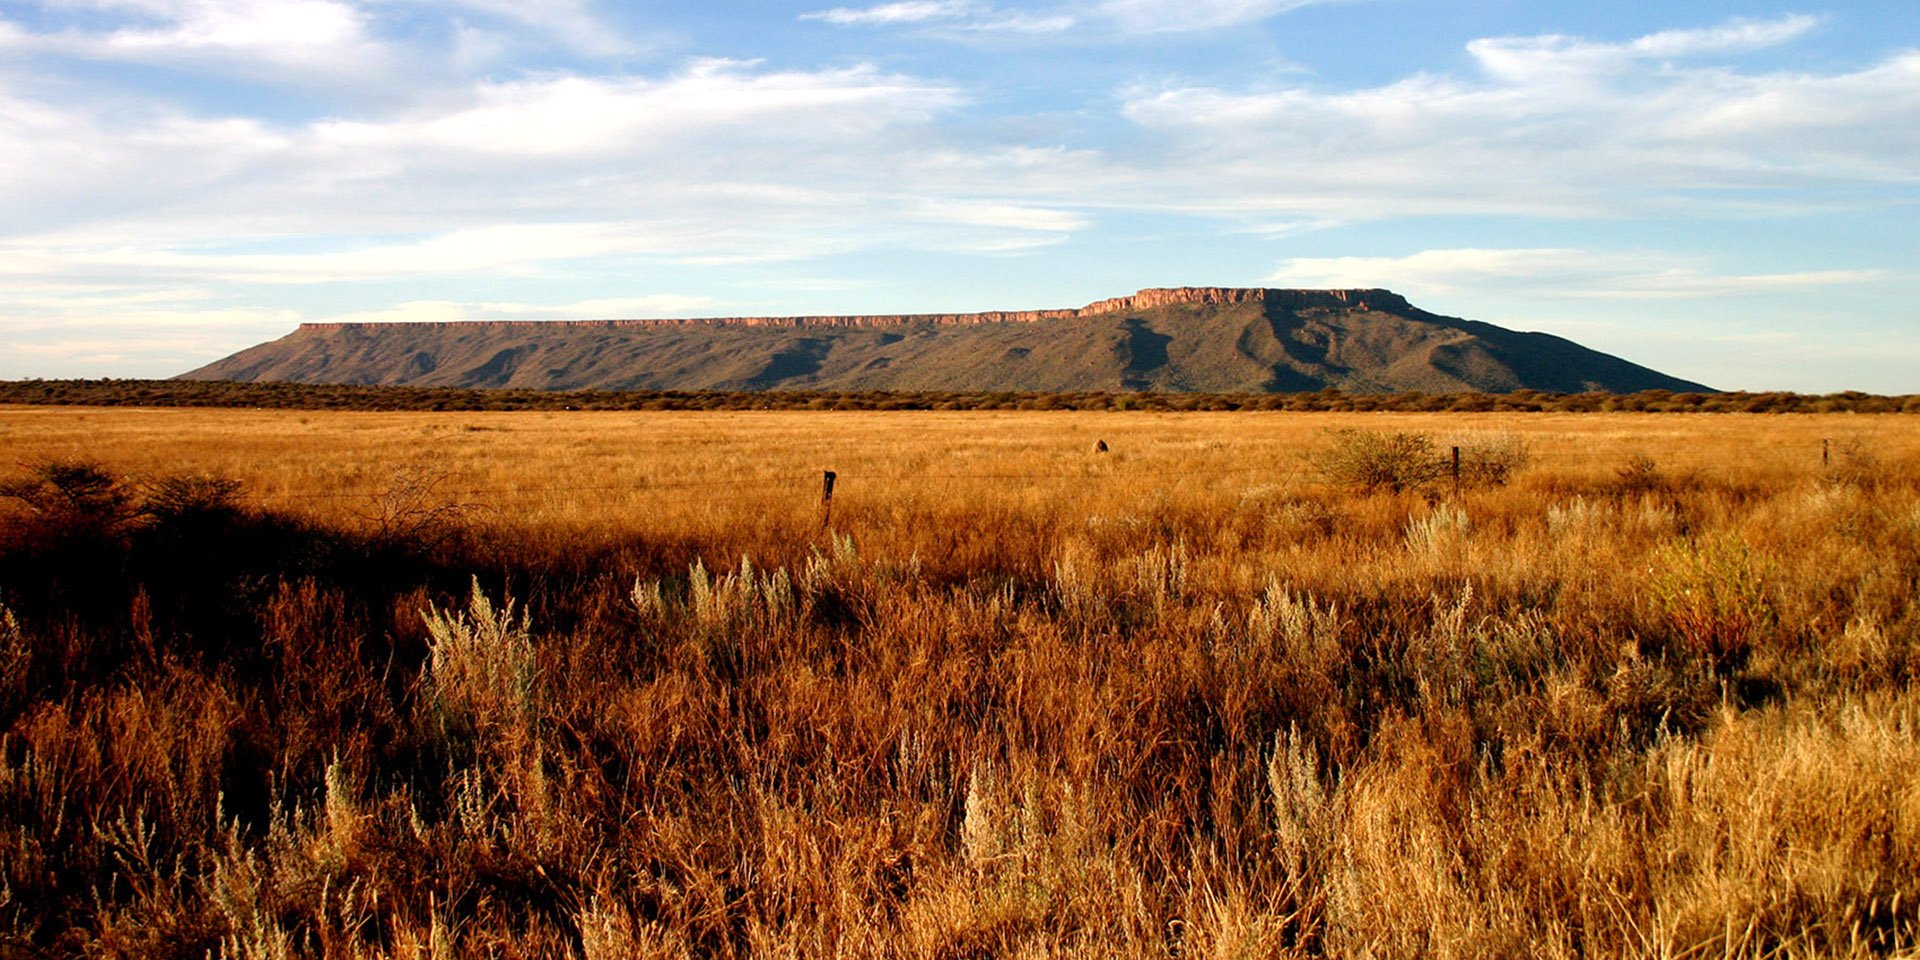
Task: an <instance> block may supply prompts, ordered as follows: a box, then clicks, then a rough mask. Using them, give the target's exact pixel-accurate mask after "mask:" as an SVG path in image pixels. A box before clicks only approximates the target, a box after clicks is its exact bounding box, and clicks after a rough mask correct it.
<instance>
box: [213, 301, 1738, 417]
mask: <svg viewBox="0 0 1920 960" xmlns="http://www.w3.org/2000/svg"><path fill="white" fill-rule="evenodd" d="M183 376H184V377H186V378H191V379H220V380H285V381H294V382H305V383H362V384H406V385H417V386H469V387H527V388H536V389H555V390H560V389H649V390H764V389H802V390H805V389H820V390H829V389H831V390H927V391H946V390H955V391H961V390H1017V391H1083V390H1113V391H1134V390H1157V391H1236V392H1246V391H1261V392H1271V391H1295V390H1317V389H1320V388H1323V387H1337V388H1340V389H1343V390H1349V391H1400V390H1423V391H1433V392H1452V391H1461V390H1482V391H1495V392H1504V391H1512V390H1518V389H1523V388H1524V389H1536V390H1549V391H1560V392H1580V391H1586V390H1605V391H1614V392H1631V391H1636V390H1648V389H1670V390H1703V389H1705V388H1704V387H1702V386H1700V385H1699V384H1697V383H1691V382H1689V381H1685V380H1680V379H1677V378H1674V377H1669V376H1666V375H1664V374H1660V373H1658V372H1656V371H1653V370H1649V369H1647V368H1645V367H1641V366H1638V365H1635V364H1632V363H1629V362H1627V361H1625V360H1621V359H1619V358H1617V357H1611V356H1608V355H1606V354H1603V353H1599V352H1597V351H1593V350H1589V349H1587V348H1585V347H1582V346H1580V345H1578V344H1575V343H1572V342H1570V341H1567V340H1562V339H1560V338H1558V337H1552V336H1549V335H1546V334H1539V333H1520V332H1516V331H1512V330H1507V329H1504V328H1501V327H1496V326H1493V325H1491V324H1485V323H1475V322H1473V321H1468V320H1460V319H1457V318H1451V317H1443V316H1439V315H1436V314H1431V313H1427V312H1426V311H1423V310H1420V309H1418V308H1416V307H1414V306H1413V305H1412V304H1409V303H1408V302H1407V301H1406V300H1405V299H1404V298H1402V297H1401V296H1399V295H1398V294H1395V293H1393V292H1391V291H1388V290H1378V289H1365V290H1277V289H1267V288H1260V287H1168V288H1150V289H1146V290H1141V291H1139V292H1137V293H1134V294H1132V295H1130V296H1124V297H1114V298H1111V299H1106V300H1098V301H1095V302H1093V303H1090V304H1087V305H1086V306H1084V307H1079V308H1071V309H1055V310H1015V311H993V312H985V313H937V314H897V315H881V316H852V315H847V316H805V317H713V318H700V319H686V320H681V319H659V320H591V321H526V322H455V323H418V324H405V323H398V324H392V323H389V324H383V323H344V324H326V323H313V324H303V325H301V326H300V328H299V329H297V330H295V331H294V332H293V333H291V334H289V335H287V336H286V337H283V338H281V339H279V340H276V341H273V342H271V343H266V344H261V345H260V346H257V347H253V348H251V349H248V350H244V351H241V352H240V353H237V354H235V355H233V356H231V357H228V358H226V359H224V360H220V361H218V362H216V363H213V364H209V365H207V366H205V367H202V368H200V369H199V370H195V371H192V372H191V373H187V374H183Z"/></svg>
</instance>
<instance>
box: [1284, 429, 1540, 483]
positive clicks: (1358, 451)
mask: <svg viewBox="0 0 1920 960" xmlns="http://www.w3.org/2000/svg"><path fill="white" fill-rule="evenodd" d="M1455 450H1458V451H1459V482H1460V485H1461V486H1466V487H1486V486H1492V487H1497V486H1502V485H1504V484H1506V482H1507V481H1508V480H1510V479H1511V478H1512V477H1513V475H1514V473H1515V472H1517V471H1519V470H1521V469H1524V468H1525V467H1526V465H1527V462H1528V459H1529V456H1528V451H1527V446H1526V443H1525V442H1524V441H1522V440H1520V439H1519V438H1518V437H1512V436H1473V437H1462V438H1459V439H1457V440H1455V441H1454V442H1453V443H1451V444H1449V445H1448V446H1446V447H1442V446H1441V445H1440V444H1438V443H1436V442H1435V441H1434V439H1433V438H1432V437H1430V436H1428V435H1426V434H1423V433H1411V432H1405V431H1396V432H1385V431H1376V430H1361V429H1358V428H1353V427H1348V428H1342V429H1338V430H1329V431H1326V432H1325V434H1324V437H1323V440H1322V442H1321V445H1320V447H1319V449H1318V450H1316V451H1315V452H1314V453H1313V454H1312V463H1313V466H1314V468H1315V469H1316V470H1318V471H1319V473H1320V475H1321V476H1322V477H1324V478H1325V479H1326V480H1327V481H1328V482H1330V483H1333V484H1336V485H1338V486H1342V487H1348V488H1352V489H1356V490H1363V491H1388V492H1391V493H1403V492H1406V491H1411V490H1420V489H1422V488H1425V487H1428V486H1430V485H1432V484H1434V483H1436V482H1438V481H1440V480H1442V479H1446V478H1451V477H1452V476H1453V472H1454V461H1453V457H1454V451H1455Z"/></svg>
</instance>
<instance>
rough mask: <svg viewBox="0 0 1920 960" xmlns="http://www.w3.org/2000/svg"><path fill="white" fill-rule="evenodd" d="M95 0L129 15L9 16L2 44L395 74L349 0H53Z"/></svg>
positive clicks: (341, 75)
mask: <svg viewBox="0 0 1920 960" xmlns="http://www.w3.org/2000/svg"><path fill="white" fill-rule="evenodd" d="M45 6H47V7H48V8H52V9H57V8H60V7H64V6H73V7H79V8H83V9H84V8H96V9H100V10H103V11H106V12H110V13H118V14H120V15H122V17H123V18H124V19H123V20H122V22H121V23H120V24H118V25H115V26H111V27H104V28H103V27H81V26H69V27H65V28H60V29H55V30H51V31H49V32H37V33H36V32H30V31H27V30H25V29H23V28H21V27H20V26H19V25H18V24H4V25H0V49H13V50H17V51H26V52H38V53H52V54H60V55H65V56H72V57H80V58H85V59H94V60H117V61H127V62H135V63H152V64H161V65H167V66H172V67H178V68H184V69H188V70H192V71H194V72H212V73H239V74H243V75H249V76H266V77H273V78H279V79H288V78H295V77H304V78H306V79H308V80H310V81H313V82H319V81H321V80H323V79H325V78H326V77H328V76H330V77H332V78H333V80H334V82H335V83H348V84H352V83H359V82H362V80H361V79H358V78H363V77H365V76H367V75H369V74H375V75H378V76H381V77H386V76H389V75H391V73H392V71H393V68H394V67H395V63H396V61H395V58H394V57H393V55H392V50H391V49H390V48H389V47H388V45H387V44H385V43H384V42H382V41H381V40H380V39H379V38H378V37H376V36H375V35H374V34H373V33H372V31H371V30H370V16H369V14H368V12H367V11H366V10H365V9H363V8H361V7H359V6H356V5H355V4H353V3H349V2H344V0H249V2H246V3H231V2H220V0H124V2H121V0H96V2H80V3H75V4H46V5H45Z"/></svg>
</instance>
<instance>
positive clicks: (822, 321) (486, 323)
mask: <svg viewBox="0 0 1920 960" xmlns="http://www.w3.org/2000/svg"><path fill="white" fill-rule="evenodd" d="M1267 302H1272V303H1284V304H1286V305H1288V306H1291V307H1311V306H1323V307H1347V306H1352V305H1356V304H1357V305H1358V306H1359V308H1360V309H1366V307H1367V305H1368V303H1369V302H1373V303H1379V304H1384V305H1387V306H1401V307H1404V306H1406V301H1405V300H1404V299H1402V298H1401V297H1400V295H1399V294H1396V293H1392V292H1390V291H1387V290H1273V289H1263V288H1260V287H1149V288H1147V289H1145V290H1141V291H1140V292H1138V293H1135V294H1133V295H1132V296H1126V297H1113V298H1110V299H1107V300H1096V301H1094V302H1093V303H1090V304H1087V305H1086V306H1084V307H1080V308H1078V309H1062V310H990V311H986V312H982V313H895V314H862V315H846V316H812V317H691V318H683V319H658V320H458V321H453V322H451V323H418V324H410V326H415V327H450V326H458V327H462V328H487V327H492V328H498V329H501V330H515V329H528V328H542V329H545V328H551V327H557V326H566V327H574V328H580V329H592V328H607V329H619V328H622V327H670V326H709V327H711V326H728V327H895V326H901V325H904V324H919V323H927V324H937V325H949V324H952V325H963V326H965V325H972V324H981V323H1038V322H1040V321H1042V320H1071V319H1079V318H1082V317H1093V316H1099V315H1101V314H1108V313H1120V312H1123V311H1127V310H1150V309H1153V308H1155V307H1165V306H1172V305H1175V304H1198V305H1220V304H1233V303H1267ZM385 326H390V324H369V323H303V324H301V325H300V329H302V330H314V331H338V330H353V329H362V328H370V327H385Z"/></svg>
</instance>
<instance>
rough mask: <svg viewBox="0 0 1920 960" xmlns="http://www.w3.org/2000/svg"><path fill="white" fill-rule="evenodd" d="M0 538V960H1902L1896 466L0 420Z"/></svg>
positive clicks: (1177, 423)
mask: <svg viewBox="0 0 1920 960" xmlns="http://www.w3.org/2000/svg"><path fill="white" fill-rule="evenodd" d="M1344 428H1355V429H1360V430H1364V431H1371V432H1374V433H1381V434H1385V433H1392V432H1417V433H1422V434H1425V435H1428V436H1430V437H1431V438H1432V440H1433V441H1434V442H1435V444H1436V445H1437V449H1439V450H1441V451H1444V450H1446V448H1447V447H1449V446H1452V445H1454V444H1456V443H1458V444H1460V445H1462V446H1464V447H1466V448H1467V449H1468V450H1469V451H1470V452H1471V451H1473V450H1476V449H1480V448H1481V447H1483V446H1485V445H1487V444H1488V443H1489V442H1493V441H1496V440H1497V441H1498V442H1505V441H1504V439H1500V438H1517V439H1518V440H1519V441H1520V442H1521V443H1523V444H1524V447H1525V449H1526V450H1527V451H1528V453H1529V462H1528V464H1527V465H1526V466H1525V467H1524V468H1523V469H1521V470H1519V471H1518V472H1516V473H1515V474H1514V475H1513V476H1512V477H1511V478H1510V480H1509V481H1508V482H1506V483H1504V484H1499V485H1493V484H1473V483H1468V484H1466V485H1464V486H1462V487H1461V488H1459V489H1456V488H1455V487H1454V485H1453V484H1452V482H1451V481H1450V480H1449V479H1448V478H1446V477H1444V476H1443V477H1442V478H1440V479H1439V480H1437V481H1434V482H1431V483H1426V484H1423V485H1418V486H1417V487H1416V488H1414V489H1409V490H1405V491H1400V492H1393V491H1388V490H1372V491H1366V490H1360V489H1356V488H1354V487H1353V486H1352V485H1350V484H1347V483H1344V482H1341V481H1340V480H1338V479H1337V478H1332V477H1329V476H1328V475H1326V474H1325V473H1324V472H1323V471H1322V470H1321V469H1320V468H1321V467H1322V466H1324V465H1326V464H1327V463H1328V462H1329V450H1330V448H1331V447H1332V446H1333V445H1336V444H1337V443H1338V442H1339V440H1338V439H1337V438H1338V436H1339V435H1338V434H1335V433H1332V432H1331V431H1335V430H1339V429H1344ZM1096 440H1104V441H1105V442H1106V443H1107V445H1108V446H1109V448H1110V449H1109V451H1108V452H1106V453H1102V454H1096V453H1094V452H1093V447H1094V444H1095V441H1096ZM1823 440H1826V441H1828V451H1829V456H1828V459H1827V462H1825V463H1823V461H1822V441H1823ZM82 460H84V461H88V462H90V463H92V464H94V465H96V466H97V467H98V471H97V472H93V473H85V474H59V475H57V476H56V474H54V473H50V472H49V471H47V470H45V469H43V468H42V467H43V466H44V465H45V464H47V463H50V462H59V461H68V462H74V461H82ZM824 469H831V470H834V471H836V472H837V474H838V482H837V484H836V496H835V499H834V503H833V513H832V520H831V525H830V527H828V528H824V529H823V526H822V522H821V520H822V515H821V504H820V484H821V476H820V473H821V471H822V470H824ZM36 470H38V472H36ZM208 477H211V478H224V479H230V480H234V481H238V482H239V486H238V488H237V490H238V492H237V495H236V494H233V493H232V491H229V490H227V489H226V488H224V487H221V486H220V485H219V484H206V483H199V484H198V485H196V483H195V482H194V481H193V480H192V479H191V478H208ZM89 478H91V480H89ZM182 478H188V479H185V480H183V479H182ZM0 479H11V480H12V481H13V482H12V483H11V484H10V485H9V486H8V488H7V490H8V492H9V493H10V494H11V497H10V498H8V499H6V500H5V501H0V666H4V667H5V671H6V672H5V674H4V678H5V683H4V684H0V732H4V741H3V742H0V871H4V876H0V884H4V885H0V956H7V955H12V954H19V955H29V954H52V955H61V956H136V955H138V956H152V955H165V956H181V957H189V956H191V957H204V956H208V955H210V954H211V955H215V956H220V957H232V958H242V957H246V958H251V957H289V956H309V955H326V956H338V957H450V956H569V955H571V956H582V957H587V958H600V957H627V956H638V957H696V956H698V957H708V956H714V957H830V956H848V957H928V958H952V960H961V958H975V957H979V958H985V957H1054V956H1079V957H1114V956H1117V957H1174V956H1178V957H1213V958H1223V960H1224V958H1230V957H1289V956H1320V955H1326V956H1380V957H1400V956H1407V957H1412V956H1438V957H1479V956H1549V957H1551V956H1567V957H1571V956H1646V957H1703V956H1714V957H1721V956H1739V957H1763V956H1804V957H1813V956H1894V955H1912V953H1913V951H1914V950H1915V948H1916V944H1920V778H1916V775H1915V771H1916V770H1920V691H1916V690H1915V689H1914V680H1915V678H1916V676H1920V608H1916V604H1915V602H1914V597H1915V595H1916V593H1920V421H1915V420H1913V419H1912V418H1909V417H1902V416H1886V417H1880V416H1864V415H1837V416H1799V415H1791V416H1790V415H1777V416H1745V415H1725V414H1719V415H1699V416H1693V415H1678V414H1673V415H1633V414H1622V415H1598V414H1589V415H1580V414H1522V415H1512V414H1502V415H1470V414H1448V415H1421V414H1288V413H1235V414H1203V413H1190V414H1161V413H1117V412H1116V413H1092V414H1089V413H1045V412H1020V413H1011V412H1009V413H989V412H974V413H940V412H911V413H855V412H844V413H797V412H764V413H762V412H711V413H704V412H703V413H695V412H683V413H549V412H539V413H533V412H528V413H491V414H490V413H458V414H452V413H447V414H423V413H346V412H250V411H232V410H227V411H199V410H111V411H106V410H85V409H70V408H0ZM94 481H97V483H95V485H94V486H90V487H89V486H86V484H87V483H89V482H94ZM83 487H84V489H82V488H83Z"/></svg>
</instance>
